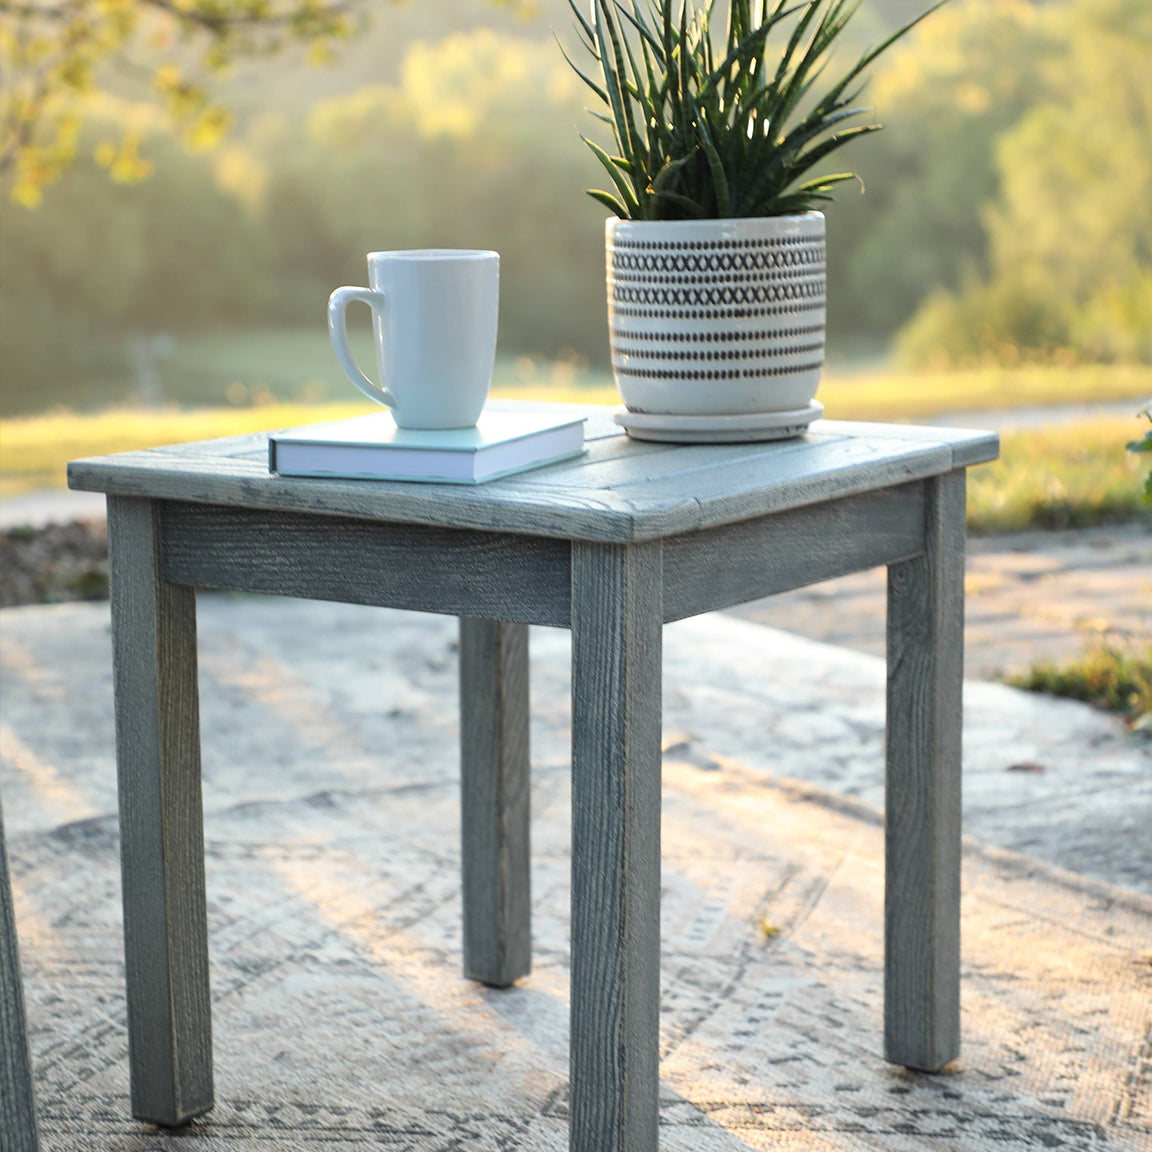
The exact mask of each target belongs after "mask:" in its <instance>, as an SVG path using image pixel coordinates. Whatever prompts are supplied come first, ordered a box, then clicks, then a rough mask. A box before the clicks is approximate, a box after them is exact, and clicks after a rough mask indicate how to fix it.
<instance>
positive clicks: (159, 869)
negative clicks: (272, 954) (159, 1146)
mask: <svg viewBox="0 0 1152 1152" xmlns="http://www.w3.org/2000/svg"><path fill="white" fill-rule="evenodd" d="M108 540H109V552H110V568H111V598H112V649H113V682H114V687H115V698H116V761H117V769H118V774H119V796H120V846H121V869H122V877H123V897H124V950H125V960H126V969H127V982H128V1035H129V1055H130V1060H131V1071H132V1112H133V1115H135V1116H136V1117H138V1118H139V1119H141V1120H148V1121H151V1122H152V1123H155V1124H163V1125H166V1126H175V1125H178V1124H182V1123H184V1122H185V1121H187V1120H189V1119H191V1118H192V1117H193V1116H197V1115H199V1114H201V1113H202V1112H206V1111H207V1110H208V1109H209V1108H211V1107H212V1103H213V1097H212V1028H211V1017H210V1011H211V1008H210V1000H209V990H208V933H207V921H206V903H205V893H204V829H203V813H202V801H201V794H200V728H199V704H198V696H197V681H196V604H195V594H194V593H193V591H192V589H191V588H186V587H181V586H178V585H175V584H171V583H168V582H166V581H165V580H164V579H163V577H162V575H161V545H160V511H159V507H158V505H156V504H155V503H154V502H152V501H147V500H132V499H122V498H118V497H112V498H110V499H109V501H108Z"/></svg>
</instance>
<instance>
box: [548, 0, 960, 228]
mask: <svg viewBox="0 0 1152 1152" xmlns="http://www.w3.org/2000/svg"><path fill="white" fill-rule="evenodd" d="M946 2H947V0H939V3H937V4H935V5H933V6H932V7H931V8H929V9H928V10H927V11H926V12H924V13H923V14H922V15H920V16H918V17H917V18H916V19H915V20H912V21H910V22H909V23H908V24H905V25H904V26H903V27H902V28H900V29H898V30H897V31H896V32H893V33H892V34H891V35H890V36H889V37H887V39H885V40H884V41H883V42H882V43H881V44H880V45H879V46H878V47H876V48H872V49H870V50H868V51H867V52H865V53H864V55H863V56H861V57H860V59H859V60H858V61H857V62H856V64H855V65H853V66H852V67H851V68H850V69H849V70H848V71H847V73H846V74H845V75H844V76H842V77H841V79H840V80H838V81H836V82H835V83H833V84H831V86H830V87H828V88H827V89H826V90H824V92H823V95H818V94H817V92H816V90H815V85H816V82H817V81H818V80H819V78H820V76H821V74H822V72H823V71H824V68H825V67H826V65H827V53H828V51H829V49H830V48H831V47H832V46H833V45H834V44H835V43H836V41H837V38H838V37H839V36H840V34H841V32H843V30H844V28H845V26H846V25H847V24H848V22H849V20H850V19H851V18H852V16H853V15H854V14H855V12H856V10H857V8H858V7H859V0H799V2H798V3H795V2H791V0H775V3H772V0H755V2H753V0H732V2H731V5H730V7H729V16H728V32H727V36H726V37H725V42H724V52H723V55H722V56H719V58H718V53H717V52H716V50H715V49H714V46H713V41H712V34H711V18H712V10H713V7H714V4H715V0H707V2H706V3H705V4H704V6H703V7H702V8H700V9H697V7H696V5H695V0H648V2H647V3H646V4H642V3H641V0H627V3H624V2H623V0H592V13H591V16H590V17H585V16H584V15H582V14H581V12H580V10H579V9H578V8H577V6H576V0H568V3H569V5H570V6H571V8H572V11H573V13H574V14H575V16H576V23H577V29H578V33H579V35H580V39H581V42H582V43H583V46H584V48H585V49H586V50H587V51H588V53H589V54H590V55H591V56H592V58H593V59H594V60H595V62H596V65H597V68H596V69H595V71H596V72H598V79H597V78H594V77H592V76H589V75H588V74H587V73H585V72H584V71H582V70H581V69H580V68H579V67H577V66H576V64H575V63H573V61H572V59H571V57H569V56H568V54H567V53H565V54H564V55H565V59H566V60H567V61H568V63H569V64H571V65H572V67H573V68H574V69H575V71H576V73H577V75H579V76H580V78H581V79H582V80H583V81H584V83H585V84H587V85H588V87H589V88H591V90H592V91H593V92H595V93H596V95H597V97H598V98H599V99H600V101H601V103H602V104H603V105H604V107H605V108H606V109H607V114H605V113H602V112H593V115H594V116H596V117H597V119H599V120H602V121H603V122H604V123H606V124H608V125H609V126H610V128H611V130H612V135H613V139H614V141H615V144H616V149H617V154H616V155H609V153H608V152H607V151H605V149H603V148H602V147H600V145H598V144H597V143H595V142H594V141H592V140H589V139H588V138H587V137H585V136H582V137H581V138H582V139H583V140H584V142H585V143H586V144H587V145H588V147H589V148H590V149H591V150H592V152H593V154H594V155H595V156H596V158H597V159H598V160H599V161H600V163H601V164H602V165H603V166H604V168H605V170H606V171H607V172H608V175H609V176H610V177H611V178H612V183H613V185H614V186H615V191H614V192H611V191H604V190H602V189H589V190H588V195H589V196H591V197H592V198H593V199H595V200H598V201H599V202H600V203H602V204H603V205H605V206H606V207H607V208H609V209H611V211H613V212H614V213H615V214H616V215H617V216H619V217H621V218H622V219H626V220H627V219H631V220H689V219H723V218H729V217H751V216H784V215H789V214H792V213H799V212H807V211H811V210H812V209H814V208H816V207H817V206H818V205H819V204H820V203H821V202H823V201H827V200H831V199H832V195H831V189H832V188H833V187H834V186H835V185H836V184H839V183H841V182H842V181H845V180H853V179H855V176H854V174H853V173H851V172H838V173H832V174H829V175H816V176H812V177H811V178H809V179H807V180H805V181H804V182H803V183H798V181H800V180H801V178H802V177H804V176H805V175H807V174H808V173H810V172H811V170H812V169H813V168H815V167H816V166H817V165H818V164H819V163H820V162H821V161H822V160H824V158H825V157H827V156H828V155H830V154H831V153H832V152H834V151H836V150H837V149H838V148H841V147H843V145H845V144H847V143H848V142H849V141H850V140H854V139H856V138H857V137H860V136H864V135H866V134H867V133H869V132H875V131H877V130H878V129H879V128H880V127H881V125H880V124H872V123H864V124H860V123H856V124H852V125H849V123H848V122H849V121H852V120H858V119H859V117H861V116H864V115H865V114H866V113H867V112H868V111H869V109H867V108H863V107H859V106H857V101H858V100H859V98H860V95H861V93H862V92H863V90H864V85H865V81H864V80H863V79H862V76H863V73H864V71H865V69H866V68H867V67H868V65H869V64H871V63H872V61H873V60H875V59H876V57H877V56H879V55H880V54H881V53H882V52H884V51H885V50H886V49H887V48H889V47H891V45H892V44H894V43H895V42H896V41H897V40H899V39H900V38H901V37H902V36H904V35H905V34H906V33H908V32H909V31H910V30H911V29H912V28H914V27H915V26H916V25H917V24H918V23H919V22H920V21H921V20H923V19H924V17H925V16H927V15H929V13H931V12H933V11H935V9H936V8H939V7H940V6H941V5H942V4H944V3H946ZM674 9H676V11H674ZM791 17H796V19H795V20H794V21H792V20H790V18H791ZM789 28H790V29H791V31H789V30H788V29H789ZM776 31H779V33H780V38H781V39H782V40H783V44H782V46H781V48H780V50H779V51H778V52H776V53H772V52H770V51H769V43H768V42H769V38H770V36H771V35H772V33H773V32H776ZM785 37H786V39H785ZM561 51H563V48H561Z"/></svg>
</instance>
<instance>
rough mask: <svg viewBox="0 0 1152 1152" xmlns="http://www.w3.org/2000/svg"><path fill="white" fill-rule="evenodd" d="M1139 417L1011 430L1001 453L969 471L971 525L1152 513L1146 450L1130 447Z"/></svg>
mask: <svg viewBox="0 0 1152 1152" xmlns="http://www.w3.org/2000/svg"><path fill="white" fill-rule="evenodd" d="M1139 431H1140V424H1139V422H1138V420H1137V419H1136V418H1135V417H1133V418H1132V419H1126V418H1124V417H1111V418H1108V419H1097V420H1084V421H1080V422H1078V423H1075V424H1061V425H1054V426H1051V427H1047V428H1035V429H1026V430H1025V429H1022V430H1018V431H1006V432H1004V433H1002V435H1001V437H1000V460H999V461H998V462H997V463H995V464H986V465H981V466H980V467H978V468H971V469H969V471H968V527H969V529H970V530H971V531H973V532H983V533H993V532H1018V531H1023V530H1024V529H1028V528H1079V527H1086V526H1087V525H1090V524H1108V523H1115V522H1119V521H1124V520H1138V519H1141V518H1144V517H1149V516H1152V507H1149V505H1147V504H1146V503H1145V502H1144V492H1143V480H1142V476H1143V473H1144V472H1145V471H1146V470H1147V467H1148V465H1147V457H1138V456H1136V455H1135V454H1133V453H1131V452H1126V451H1125V450H1124V445H1125V444H1126V443H1127V442H1128V441H1129V440H1134V439H1136V436H1137V435H1138V434H1139Z"/></svg>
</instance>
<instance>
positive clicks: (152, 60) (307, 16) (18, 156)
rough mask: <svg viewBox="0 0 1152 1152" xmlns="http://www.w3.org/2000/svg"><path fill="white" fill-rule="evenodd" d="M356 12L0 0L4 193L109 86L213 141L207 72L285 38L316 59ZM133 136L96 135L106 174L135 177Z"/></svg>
mask: <svg viewBox="0 0 1152 1152" xmlns="http://www.w3.org/2000/svg"><path fill="white" fill-rule="evenodd" d="M493 2H494V3H497V4H503V5H506V6H508V5H510V6H522V5H523V4H525V3H527V2H528V0H493ZM363 13H364V3H363V0H0V72H2V74H3V87H2V88H0V176H3V177H4V179H5V181H6V182H9V183H10V185H11V189H10V194H11V196H12V198H13V199H15V200H16V201H17V202H19V203H23V204H25V205H27V206H33V205H35V204H37V203H38V202H39V200H40V198H41V195H42V189H43V188H44V186H45V185H47V184H49V183H51V182H52V181H53V180H55V179H57V178H58V177H59V176H60V175H61V174H62V173H63V171H64V170H65V169H67V168H68V166H69V165H70V164H71V163H72V162H73V161H74V160H75V158H76V152H77V146H78V142H79V138H80V128H81V125H82V124H83V122H84V121H85V119H86V117H87V115H88V113H89V112H90V110H91V107H92V104H93V100H94V98H95V97H98V96H99V95H100V94H102V93H106V92H109V91H113V92H117V93H120V92H124V91H128V92H131V93H134V94H135V93H138V92H139V91H140V90H141V89H143V90H144V91H145V92H146V93H147V95H148V97H149V98H150V99H151V100H152V101H154V102H156V103H157V104H158V105H159V106H161V107H163V108H164V109H165V110H166V111H167V113H168V115H169V117H170V118H171V121H172V122H173V124H174V125H176V126H177V127H178V128H179V130H180V131H181V133H182V134H183V136H184V138H185V141H186V142H188V143H191V144H193V145H201V146H203V145H208V144H211V143H214V142H215V141H216V140H218V139H219V138H220V136H221V135H222V134H223V132H224V131H226V129H227V127H228V125H229V122H230V115H229V112H228V110H227V108H226V107H225V106H224V105H223V104H222V103H221V102H220V101H219V100H218V99H216V98H214V95H213V87H214V85H213V83H212V81H213V80H214V79H215V78H217V77H219V75H220V74H221V73H222V72H224V71H225V70H226V69H227V68H228V66H229V65H230V64H231V63H232V62H233V61H234V60H236V59H238V58H241V57H250V56H266V55H270V54H273V53H276V52H278V51H280V50H281V49H283V48H284V47H286V46H287V45H290V44H300V45H305V46H306V47H307V50H308V54H309V55H310V56H311V57H312V58H313V59H317V60H323V59H326V58H327V57H328V55H329V54H330V52H331V50H332V47H333V44H334V42H335V41H336V40H338V39H341V38H345V37H347V36H348V35H349V34H350V33H351V31H352V30H353V28H354V26H355V22H356V19H357V17H358V16H362V15H363ZM140 142H141V141H140V135H139V134H138V133H135V132H133V131H130V130H129V131H126V132H125V133H124V134H123V135H122V136H121V137H120V138H119V139H118V140H112V139H104V140H102V141H101V142H100V144H99V146H98V149H97V155H96V159H97V161H98V163H100V164H101V165H102V166H103V167H105V168H107V169H108V170H109V172H110V174H111V176H112V178H113V179H114V180H116V181H119V182H122V183H132V182H135V181H138V180H140V179H143V178H144V177H146V176H147V175H149V174H150V172H151V171H152V164H151V162H150V161H148V160H146V159H145V158H143V157H142V156H141V155H140Z"/></svg>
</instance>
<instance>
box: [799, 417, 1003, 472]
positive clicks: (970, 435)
mask: <svg viewBox="0 0 1152 1152" xmlns="http://www.w3.org/2000/svg"><path fill="white" fill-rule="evenodd" d="M810 430H811V432H812V433H814V434H816V435H824V434H826V433H830V434H832V435H835V436H843V435H850V436H883V437H884V438H885V439H889V440H916V441H919V442H920V443H922V444H947V445H949V446H950V447H951V449H952V466H953V467H954V468H965V467H967V466H968V465H970V464H985V463H987V462H988V461H989V460H995V459H996V457H997V456H999V455H1000V437H999V436H998V435H997V434H996V433H995V432H986V431H983V430H981V429H975V428H937V427H934V426H933V425H929V424H870V423H867V422H865V421H862V420H817V421H816V422H815V423H814V424H812V425H811V426H810Z"/></svg>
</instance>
